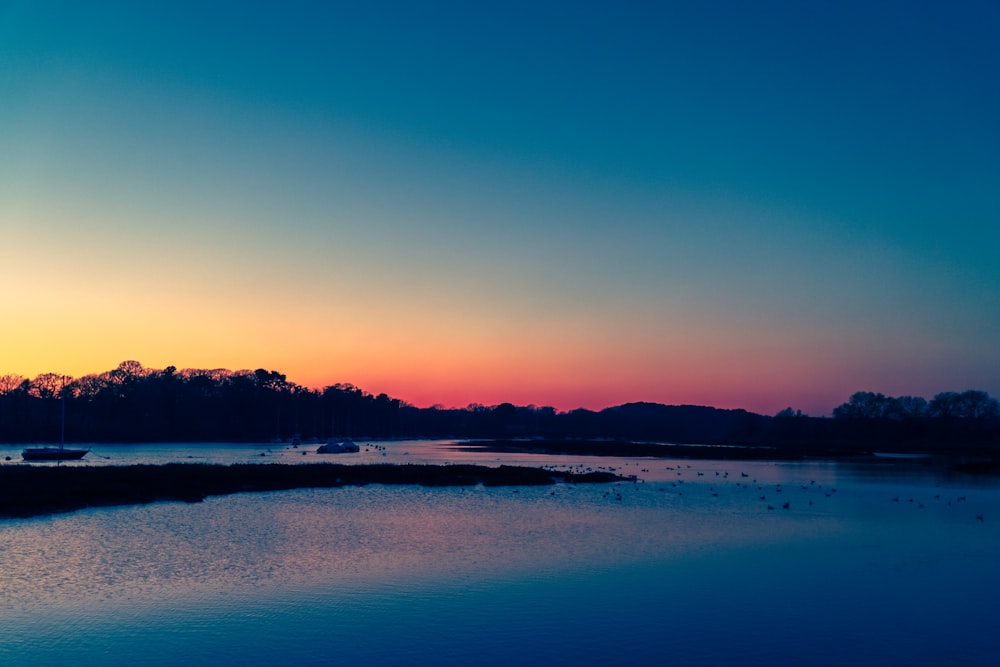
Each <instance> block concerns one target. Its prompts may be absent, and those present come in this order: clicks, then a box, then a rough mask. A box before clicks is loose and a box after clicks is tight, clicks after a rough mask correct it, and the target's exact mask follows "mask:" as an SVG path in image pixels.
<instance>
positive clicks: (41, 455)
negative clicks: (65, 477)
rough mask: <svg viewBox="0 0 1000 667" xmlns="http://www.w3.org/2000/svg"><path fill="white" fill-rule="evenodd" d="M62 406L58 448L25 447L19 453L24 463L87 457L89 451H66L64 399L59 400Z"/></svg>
mask: <svg viewBox="0 0 1000 667" xmlns="http://www.w3.org/2000/svg"><path fill="white" fill-rule="evenodd" d="M59 402H60V404H61V405H62V415H61V420H62V421H61V422H60V424H59V446H58V447H26V448H25V449H24V451H22V452H21V458H22V459H24V460H25V461H79V460H80V459H82V458H83V457H84V456H86V455H87V452H89V451H90V450H89V449H66V447H65V441H66V397H65V396H64V397H62V398H60V399H59Z"/></svg>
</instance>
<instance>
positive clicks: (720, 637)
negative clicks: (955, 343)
mask: <svg viewBox="0 0 1000 667" xmlns="http://www.w3.org/2000/svg"><path fill="white" fill-rule="evenodd" d="M157 447H158V448H161V449H157V450H155V451H157V452H158V453H157V454H156V456H158V457H160V458H169V457H170V456H174V457H180V458H183V457H187V456H189V455H194V454H191V453H189V448H190V447H191V446H189V445H185V446H176V447H175V448H174V449H173V450H171V448H170V446H166V445H163V446H157ZM241 447H245V446H232V447H228V446H216V447H214V449H213V447H205V448H202V449H200V450H197V451H196V452H195V453H196V454H199V455H201V456H202V457H203V459H202V460H214V459H215V458H217V459H220V460H219V462H225V461H223V460H222V459H225V458H226V457H227V456H229V457H231V456H232V455H233V453H234V451H236V452H237V458H240V459H241V460H242V458H247V459H248V460H249V459H251V458H253V457H254V456H256V457H257V458H267V457H259V453H260V451H265V452H266V450H267V448H266V447H265V448H263V449H257V448H249V449H242V448H241ZM382 447H387V450H391V451H387V450H386V449H382ZM363 449H364V447H363ZM271 450H272V453H273V451H274V447H273V446H272V447H271ZM95 451H99V450H95ZM127 451H128V450H127V449H114V450H112V452H114V454H113V456H114V457H115V459H114V460H119V459H120V458H124V453H125V452H127ZM137 451H140V449H139V448H138V446H137ZM141 451H142V452H143V455H145V456H150V457H151V458H152V455H151V454H150V452H152V451H154V450H150V449H145V450H141ZM282 451H286V450H282ZM287 451H288V452H289V453H288V454H287V455H284V454H283V455H282V456H283V457H285V458H289V459H292V458H294V457H295V456H299V457H300V458H303V459H306V460H309V459H312V460H313V461H315V460H319V459H318V457H316V456H315V455H312V454H307V455H306V456H302V455H301V454H296V453H295V451H294V450H287ZM383 453H384V454H386V455H385V456H382V455H383ZM360 454H361V456H359V457H358V459H362V460H363V459H364V458H365V457H366V456H370V457H371V458H372V459H373V460H375V459H383V460H384V459H389V460H394V459H396V460H413V461H414V462H448V461H463V462H465V461H468V460H469V458H466V457H468V456H471V457H473V460H476V461H477V462H485V460H486V459H491V460H493V461H494V462H497V461H496V459H497V458H498V457H497V455H495V454H492V453H484V452H476V453H457V452H455V451H454V450H453V449H451V447H450V445H449V444H448V443H441V444H440V446H436V445H434V444H433V443H416V444H415V443H392V444H389V445H385V444H382V443H378V448H376V447H374V446H372V447H369V451H368V452H364V451H363V452H361V453H360ZM105 456H112V454H105ZM269 456H270V454H269ZM476 457H478V458H476ZM275 458H278V457H275ZM500 458H503V457H500ZM514 458H517V459H521V458H525V462H526V463H529V464H537V463H538V462H539V461H541V460H544V459H539V458H534V457H532V456H531V455H515V456H514ZM555 458H557V459H558V461H557V462H558V463H560V464H561V465H562V466H566V467H570V466H577V467H583V468H586V467H595V466H598V465H600V466H604V467H616V468H619V469H620V470H621V471H623V472H626V473H627V474H636V475H637V481H636V482H634V483H620V484H614V485H593V486H592V485H577V486H568V485H557V486H554V487H543V488H538V487H532V488H489V489H487V488H482V487H467V488H446V489H425V488H420V487H388V486H378V485H374V486H368V487H354V488H342V489H319V490H311V489H302V490H296V491H287V492H274V493H261V494H243V495H233V496H226V497H219V498H210V499H208V500H207V501H206V502H204V503H198V504H183V503H162V504H155V505H147V506H138V507H123V508H105V509H95V510H86V511H82V512H77V513H73V514H68V515H62V516H52V517H42V518H36V519H29V520H11V521H4V522H3V523H2V524H0V562H2V563H3V568H2V570H0V588H2V598H0V614H2V618H3V619H4V626H3V627H4V629H3V631H2V633H0V663H2V664H12V665H13V664H18V665H61V664H66V665H68V664H74V665H174V664H190V665H215V666H218V665H228V664H234V665H235V664H239V665H251V666H252V665H273V664H357V663H359V662H365V663H369V664H390V665H392V664H400V665H402V664H407V665H413V664H487V665H489V664H495V665H500V664H510V663H511V662H523V663H528V664H536V663H537V664H542V663H546V664H567V665H569V664H596V663H601V662H603V663H607V664H624V663H633V662H637V663H651V662H657V663H666V662H671V663H675V664H686V665H691V664H705V665H716V664H720V663H722V662H729V661H732V660H738V661H739V663H740V664H743V665H747V664H749V665H765V664H766V665H773V664H776V663H779V662H790V661H798V662H802V663H805V664H812V665H842V664H909V665H914V664H916V665H938V664H944V663H951V664H972V665H987V664H990V665H992V664H995V661H996V655H995V650H994V643H995V642H994V639H993V633H994V631H995V627H997V624H998V621H1000V617H998V613H997V611H996V606H995V600H996V597H997V593H998V592H1000V574H998V573H997V570H996V563H997V562H1000V530H998V529H997V525H998V523H997V522H1000V490H998V488H997V487H996V485H994V484H993V483H992V482H990V481H989V480H981V479H976V478H967V477H962V476H959V477H956V476H948V475H944V474H939V473H935V472H933V471H929V470H927V469H925V468H921V467H914V466H901V467H900V466H878V465H876V466H851V465H843V464H840V465H838V464H830V463H810V464H778V463H766V462H738V463H733V462H693V461H654V460H650V459H635V460H627V459H622V460H601V461H595V460H592V459H565V458H563V457H555ZM108 460H111V459H98V461H97V462H93V463H90V465H99V464H104V463H100V462H101V461H108ZM322 460H326V459H322ZM332 460H337V461H338V462H342V461H344V459H342V458H339V457H335V458H334V459H332ZM503 462H507V459H504V461H503ZM11 464H13V463H11ZM18 465H20V464H18ZM911 500H912V502H911ZM785 503H788V509H784V504H785ZM769 508H773V509H769ZM980 515H982V516H983V520H979V519H978V518H977V517H978V516H980Z"/></svg>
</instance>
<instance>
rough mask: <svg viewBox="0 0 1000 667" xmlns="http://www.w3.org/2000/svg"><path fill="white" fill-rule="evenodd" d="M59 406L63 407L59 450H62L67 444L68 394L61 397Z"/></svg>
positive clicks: (60, 419)
mask: <svg viewBox="0 0 1000 667" xmlns="http://www.w3.org/2000/svg"><path fill="white" fill-rule="evenodd" d="M59 404H60V405H61V406H62V414H61V415H60V417H59V449H62V448H63V445H64V444H65V442H66V394H63V395H62V396H60V397H59Z"/></svg>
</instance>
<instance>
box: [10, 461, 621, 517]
mask: <svg viewBox="0 0 1000 667" xmlns="http://www.w3.org/2000/svg"><path fill="white" fill-rule="evenodd" d="M619 481H628V478H625V477H621V476H619V475H614V474H612V473H608V472H588V473H568V472H555V471H551V470H545V469H543V468H529V467H520V466H499V467H495V468H492V467H487V466H479V465H394V464H388V463H383V464H368V465H365V464H361V465H344V464H338V463H309V464H283V463H237V464H232V465H221V464H208V463H167V464H163V465H126V466H99V467H75V466H73V467H70V466H66V467H62V466H33V465H17V466H2V467H0V519H23V518H30V517H36V516H43V515H48V514H63V513H67V512H74V511H77V510H82V509H87V508H91V507H115V506H122V505H145V504H148V503H154V502H187V503H196V502H202V501H204V500H205V499H206V498H208V497H210V496H224V495H230V494H234V493H257V492H262V491H288V490H291V489H302V488H338V487H342V486H364V485H367V484H386V485H419V486H439V487H443V486H476V485H479V484H482V485H483V486H544V485H551V484H558V483H569V484H608V483H611V482H619Z"/></svg>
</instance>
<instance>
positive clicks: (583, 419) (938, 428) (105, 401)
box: [0, 361, 1000, 453]
mask: <svg viewBox="0 0 1000 667" xmlns="http://www.w3.org/2000/svg"><path fill="white" fill-rule="evenodd" d="M63 432H64V433H65V437H66V439H67V441H75V442H199V441H204V442H225V441H241V442H266V441H289V440H290V439H291V438H292V437H294V436H298V437H299V438H301V439H303V440H309V439H318V440H326V439H331V438H348V437H351V438H357V439H361V438H370V439H388V438H548V439H602V438H603V439H615V440H627V441H633V442H634V441H646V442H673V443H679V444H685V443H686V444H695V443H697V444H720V445H740V444H746V445H751V444H752V445H766V446H773V447H779V448H790V447H797V448H804V449H809V448H812V449H816V448H822V449H823V450H824V451H826V452H830V451H834V450H836V451H838V452H842V453H850V452H851V451H854V450H861V449H866V448H867V449H870V448H872V447H879V448H881V449H884V450H886V451H892V450H893V449H899V450H906V451H921V450H940V449H941V448H942V447H947V448H953V449H954V448H957V447H961V448H964V449H969V448H972V449H978V450H983V449H986V450H990V451H992V450H993V449H994V448H998V447H1000V405H998V402H997V400H996V399H994V398H992V397H990V396H989V395H988V394H987V393H986V392H983V391H965V392H961V393H956V392H945V393H941V394H938V395H936V396H934V398H933V399H931V400H930V401H927V400H925V399H923V398H920V397H912V396H901V397H895V398H894V397H887V396H884V395H882V394H878V393H872V392H858V393H855V394H854V395H852V396H851V397H850V398H849V400H848V401H847V402H845V403H844V404H842V405H840V406H838V407H837V408H835V409H834V411H833V418H824V417H810V416H807V415H804V414H802V413H801V412H800V411H796V410H792V409H791V408H787V409H785V410H782V411H781V412H779V413H778V414H776V415H773V416H767V415H760V414H756V413H752V412H748V411H746V410H724V409H718V408H712V407H706V406H693V405H661V404H657V403H629V404H625V405H619V406H615V407H610V408H606V409H604V410H600V411H591V410H585V409H577V410H571V411H568V412H557V411H556V410H555V409H554V408H552V407H537V406H533V405H529V406H516V405H513V404H511V403H502V404H500V405H495V406H484V405H470V406H468V407H465V408H450V409H449V408H442V407H431V408H418V407H415V406H412V405H409V404H407V403H405V402H403V401H400V400H399V399H395V398H391V397H389V396H388V395H386V394H384V393H383V394H378V395H372V394H369V393H366V392H364V391H362V390H361V389H359V388H357V387H354V386H353V385H350V384H334V385H331V386H328V387H325V388H323V389H310V388H307V387H303V386H300V385H297V384H295V383H293V382H289V381H288V380H287V378H286V376H285V375H284V374H281V373H279V372H277V371H273V370H265V369H257V370H253V371H250V370H240V371H230V370H226V369H212V370H206V369H181V370H178V369H177V368H175V367H173V366H168V367H167V368H165V369H162V370H156V369H149V368H145V367H144V366H142V364H140V363H139V362H136V361H125V362H122V363H121V364H119V366H118V367H117V368H114V369H112V370H110V371H107V372H104V373H100V374H93V375H86V376H83V377H80V378H73V377H69V376H66V375H60V374H56V373H43V374H41V375H38V376H36V377H34V378H30V379H29V378H24V377H21V376H17V375H9V374H8V375H0V441H2V442H9V443H26V442H46V441H49V442H51V441H57V440H58V439H59V438H60V433H63ZM998 451H1000V450H998Z"/></svg>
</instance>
